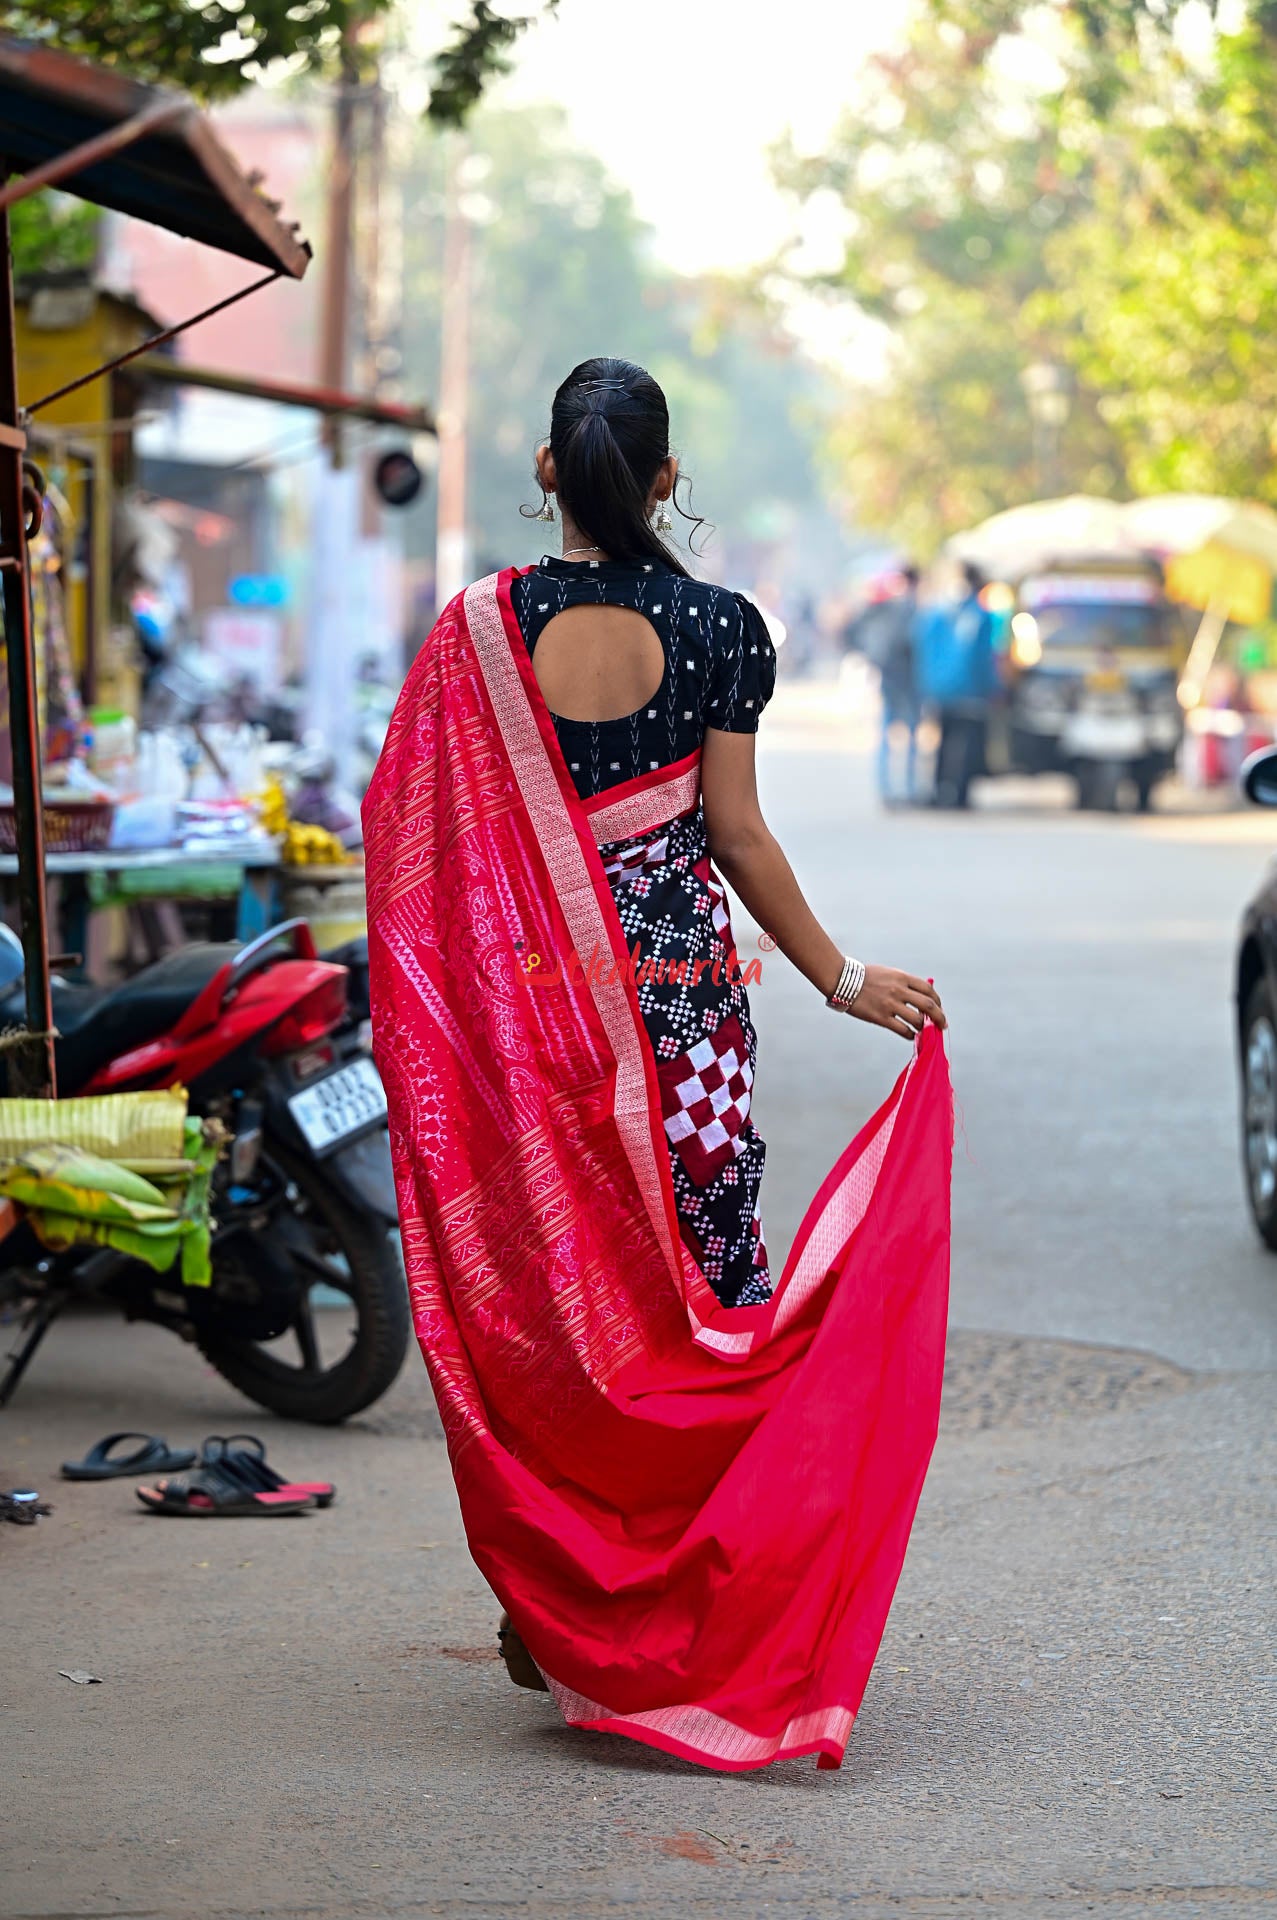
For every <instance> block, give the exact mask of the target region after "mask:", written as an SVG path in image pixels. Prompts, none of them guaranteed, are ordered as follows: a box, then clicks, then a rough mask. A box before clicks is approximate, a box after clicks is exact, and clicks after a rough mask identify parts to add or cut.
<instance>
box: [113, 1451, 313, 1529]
mask: <svg viewBox="0 0 1277 1920" xmlns="http://www.w3.org/2000/svg"><path fill="white" fill-rule="evenodd" d="M136 1491H137V1497H138V1499H139V1500H140V1501H141V1502H142V1505H143V1506H144V1507H147V1508H149V1509H150V1511H151V1512H152V1513H166V1514H170V1515H173V1516H176V1517H178V1518H181V1519H187V1520H217V1519H226V1518H230V1517H232V1516H234V1515H241V1516H242V1515H254V1516H256V1517H258V1518H265V1517H272V1516H273V1517H278V1516H280V1515H281V1514H290V1513H307V1512H309V1511H310V1510H311V1509H312V1508H314V1507H330V1506H331V1505H332V1503H333V1500H334V1498H335V1497H336V1493H337V1489H336V1487H335V1486H334V1485H333V1484H332V1482H331V1480H306V1481H301V1480H286V1479H285V1478H284V1476H283V1474H281V1473H276V1471H275V1469H274V1467H272V1466H270V1465H268V1463H267V1459H266V1448H265V1445H264V1443H263V1442H262V1441H261V1440H259V1439H258V1438H257V1435H256V1434H254V1433H233V1434H230V1435H229V1436H227V1435H223V1434H220V1433H214V1434H210V1435H209V1437H208V1439H207V1440H206V1441H205V1442H204V1445H203V1447H202V1448H201V1449H200V1462H199V1466H198V1468H197V1469H196V1471H195V1472H194V1473H183V1474H179V1475H178V1476H177V1477H176V1478H174V1479H165V1480H160V1481H157V1482H156V1484H155V1485H154V1486H153V1487H138V1488H137V1490H136Z"/></svg>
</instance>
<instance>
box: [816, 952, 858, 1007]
mask: <svg viewBox="0 0 1277 1920" xmlns="http://www.w3.org/2000/svg"><path fill="white" fill-rule="evenodd" d="M864 984H865V963H864V961H863V960H853V959H852V957H851V955H850V954H847V955H845V956H844V958H843V963H842V972H841V973H840V974H839V976H838V984H837V986H836V987H835V988H834V990H833V992H832V993H831V994H830V996H829V998H828V999H827V1000H826V1002H825V1005H826V1006H827V1007H832V1008H833V1009H834V1011H835V1013H850V1012H851V1010H852V1007H853V1006H854V1005H855V1002H856V996H857V995H858V994H859V992H860V989H861V988H862V987H863V986H864Z"/></svg>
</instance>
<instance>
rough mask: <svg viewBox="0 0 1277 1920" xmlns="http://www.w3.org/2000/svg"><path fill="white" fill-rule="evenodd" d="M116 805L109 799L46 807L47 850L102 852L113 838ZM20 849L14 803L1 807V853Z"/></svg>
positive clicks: (57, 851)
mask: <svg viewBox="0 0 1277 1920" xmlns="http://www.w3.org/2000/svg"><path fill="white" fill-rule="evenodd" d="M114 820H115V808H114V806H113V805H112V803H111V802H110V801H109V800H68V801H59V802H57V803H55V804H54V805H53V806H48V807H46V808H45V809H44V850H45V852H46V853H102V852H104V851H105V849H106V847H107V846H108V844H109V842H110V839H111V827H112V823H113V822H114ZM17 851H18V823H17V819H16V817H15V815H14V811H13V806H12V803H10V805H8V806H0V853H16V852H17Z"/></svg>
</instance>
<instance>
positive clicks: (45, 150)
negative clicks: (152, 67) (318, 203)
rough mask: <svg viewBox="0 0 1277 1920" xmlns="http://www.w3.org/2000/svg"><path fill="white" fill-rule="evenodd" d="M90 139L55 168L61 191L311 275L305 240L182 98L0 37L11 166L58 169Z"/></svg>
mask: <svg viewBox="0 0 1277 1920" xmlns="http://www.w3.org/2000/svg"><path fill="white" fill-rule="evenodd" d="M140 121H144V122H145V124H144V125H143V126H142V127H141V128H140V130H139V122H140ZM89 141H92V142H93V143H94V151H93V153H92V154H91V155H85V156H83V157H82V159H81V161H80V163H79V164H78V165H77V166H76V167H75V169H74V171H72V172H70V173H64V172H62V171H61V170H60V169H59V170H57V176H56V185H57V186H58V187H60V188H61V189H62V190H63V191H64V192H66V193H73V194H77V195H78V196H79V197H80V198H81V199H82V200H90V201H92V202H94V204H95V205H97V206H100V207H109V208H111V209H112V211H113V212H115V213H127V214H131V215H132V216H133V217H134V219H137V220H149V221H150V222H151V224H152V225H153V226H157V227H167V228H168V230H169V231H170V232H171V233H179V234H183V235H184V236H185V237H186V238H187V239H190V240H198V241H199V242H201V243H202V244H203V245H204V246H209V247H216V248H218V250H219V251H220V252H222V253H229V254H234V255H236V256H237V257H238V258H239V259H241V260H253V261H257V262H258V263H259V264H260V265H262V266H265V267H273V268H275V269H276V270H277V271H278V272H280V273H285V274H287V275H289V277H290V278H292V279H297V280H299V279H300V278H301V276H302V275H303V274H304V273H305V271H306V266H307V262H308V261H309V259H310V249H309V247H308V246H307V245H306V243H305V242H304V241H303V240H302V239H300V238H299V236H298V234H297V230H296V228H295V227H293V226H290V225H286V224H285V223H284V222H283V221H282V220H280V218H279V217H278V213H277V210H276V207H275V205H274V203H273V202H271V201H270V200H268V199H267V198H266V197H265V195H264V194H262V193H260V192H259V191H258V189H257V187H256V186H255V185H254V184H253V183H252V181H250V180H249V178H248V177H247V175H246V174H244V173H243V172H242V171H241V169H240V167H239V165H238V163H237V162H236V161H235V160H234V159H233V158H232V156H231V154H230V153H229V152H228V150H227V149H226V148H225V147H224V146H223V145H222V143H221V141H220V140H219V139H218V138H217V135H216V134H215V133H214V132H213V129H212V127H211V125H210V124H209V122H208V121H207V120H206V119H204V118H203V116H202V115H201V114H200V112H199V110H198V109H197V108H196V106H195V105H194V103H193V102H192V101H190V100H189V99H187V97H186V96H185V95H184V94H178V93H170V92H167V91H164V90H162V89H160V88H156V87H147V86H142V85H140V84H139V83H138V82H137V81H135V80H129V79H127V78H126V77H125V76H124V75H123V74H121V73H117V72H115V71H114V70H113V69H110V68H106V67H95V66H90V65H88V64H87V62H85V61H82V60H75V59H72V58H71V56H70V55H69V54H65V53H58V52H55V51H54V50H53V49H52V48H50V47H42V46H33V45H31V44H29V43H27V42H24V41H19V40H10V39H3V38H0V152H2V153H3V156H4V157H5V158H7V160H8V162H9V165H10V168H11V169H12V170H16V171H20V172H22V173H25V174H30V173H33V172H35V171H36V170H37V169H41V168H44V167H46V166H53V167H56V163H57V162H58V160H59V159H60V158H62V157H63V156H68V155H70V154H71V153H72V150H74V149H77V148H80V147H82V146H83V145H84V144H85V143H86V142H89ZM117 141H118V144H116V143H117Z"/></svg>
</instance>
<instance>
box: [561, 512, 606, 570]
mask: <svg viewBox="0 0 1277 1920" xmlns="http://www.w3.org/2000/svg"><path fill="white" fill-rule="evenodd" d="M559 511H560V513H561V514H562V516H563V545H562V547H561V549H560V551H561V552H562V554H563V558H564V559H565V560H567V559H575V560H606V559H607V557H608V556H607V554H606V553H605V552H604V551H603V549H602V547H600V546H599V545H598V544H597V543H596V542H595V541H593V540H591V539H590V536H589V534H588V533H585V532H584V531H583V530H582V529H581V528H580V527H578V526H577V524H576V521H575V520H574V519H573V518H572V515H571V514H570V513H569V512H568V510H567V508H566V507H565V506H563V504H562V502H560V505H559ZM574 548H575V549H576V552H575V553H574V552H573V549H574Z"/></svg>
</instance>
